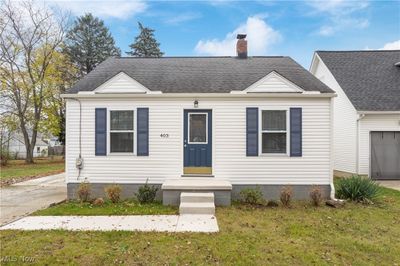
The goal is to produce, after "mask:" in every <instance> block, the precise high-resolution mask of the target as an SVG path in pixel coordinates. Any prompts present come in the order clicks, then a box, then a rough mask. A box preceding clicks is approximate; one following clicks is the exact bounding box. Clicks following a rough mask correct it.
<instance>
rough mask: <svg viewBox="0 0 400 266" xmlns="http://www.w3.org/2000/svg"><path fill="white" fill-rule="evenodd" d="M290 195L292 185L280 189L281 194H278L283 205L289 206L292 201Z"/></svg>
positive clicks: (291, 194)
mask: <svg viewBox="0 0 400 266" xmlns="http://www.w3.org/2000/svg"><path fill="white" fill-rule="evenodd" d="M292 196H293V189H292V187H289V186H287V187H283V188H282V190H281V196H280V199H281V203H282V205H283V206H285V207H289V206H290V203H291V201H292Z"/></svg>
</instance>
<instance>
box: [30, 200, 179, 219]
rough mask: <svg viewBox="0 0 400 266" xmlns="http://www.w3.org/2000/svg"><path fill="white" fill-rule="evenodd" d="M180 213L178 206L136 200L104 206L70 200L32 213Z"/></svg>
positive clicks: (110, 203) (108, 203)
mask: <svg viewBox="0 0 400 266" xmlns="http://www.w3.org/2000/svg"><path fill="white" fill-rule="evenodd" d="M155 214H178V208H176V207H171V206H163V205H162V204H160V203H148V204H140V203H138V202H135V201H122V202H119V203H112V202H110V201H105V203H104V205H103V206H94V205H93V204H91V203H80V202H79V201H68V202H64V203H61V204H58V205H55V206H53V207H50V208H47V209H43V210H39V211H37V212H35V213H33V214H32V215H37V216H40V215H46V216H47V215H155Z"/></svg>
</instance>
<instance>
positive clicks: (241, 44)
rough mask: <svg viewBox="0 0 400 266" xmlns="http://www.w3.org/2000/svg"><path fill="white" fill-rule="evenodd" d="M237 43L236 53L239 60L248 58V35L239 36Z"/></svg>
mask: <svg viewBox="0 0 400 266" xmlns="http://www.w3.org/2000/svg"><path fill="white" fill-rule="evenodd" d="M237 39H238V40H237V43H236V52H237V56H238V58H244V59H246V58H247V41H246V40H245V39H246V34H238V35H237Z"/></svg>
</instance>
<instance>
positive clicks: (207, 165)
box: [183, 110, 212, 174]
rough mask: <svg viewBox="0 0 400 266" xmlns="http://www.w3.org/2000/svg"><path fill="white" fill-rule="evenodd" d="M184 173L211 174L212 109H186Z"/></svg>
mask: <svg viewBox="0 0 400 266" xmlns="http://www.w3.org/2000/svg"><path fill="white" fill-rule="evenodd" d="M183 121H184V138H183V147H184V148H183V150H184V151H183V152H184V169H183V173H184V174H211V173H212V169H211V161H212V160H211V156H212V148H211V147H212V111H211V110H185V111H184V120H183Z"/></svg>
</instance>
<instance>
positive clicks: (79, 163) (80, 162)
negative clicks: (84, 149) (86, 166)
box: [75, 157, 83, 169]
mask: <svg viewBox="0 0 400 266" xmlns="http://www.w3.org/2000/svg"><path fill="white" fill-rule="evenodd" d="M75 165H76V168H78V169H82V168H83V158H81V157H79V158H76V162H75Z"/></svg>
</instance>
